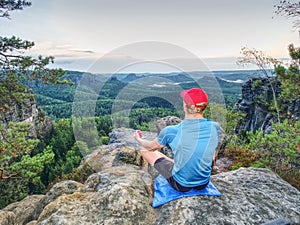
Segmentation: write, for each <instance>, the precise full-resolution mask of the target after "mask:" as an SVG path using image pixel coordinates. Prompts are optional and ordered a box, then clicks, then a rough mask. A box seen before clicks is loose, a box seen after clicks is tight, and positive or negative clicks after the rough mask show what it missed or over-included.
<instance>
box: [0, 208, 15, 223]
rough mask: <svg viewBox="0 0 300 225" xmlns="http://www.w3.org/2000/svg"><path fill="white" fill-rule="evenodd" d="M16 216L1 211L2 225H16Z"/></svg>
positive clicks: (0, 219)
mask: <svg viewBox="0 0 300 225" xmlns="http://www.w3.org/2000/svg"><path fill="white" fill-rule="evenodd" d="M15 218H16V215H15V214H14V213H13V212H10V211H8V212H6V211H2V210H1V211H0V224H1V225H12V224H15Z"/></svg>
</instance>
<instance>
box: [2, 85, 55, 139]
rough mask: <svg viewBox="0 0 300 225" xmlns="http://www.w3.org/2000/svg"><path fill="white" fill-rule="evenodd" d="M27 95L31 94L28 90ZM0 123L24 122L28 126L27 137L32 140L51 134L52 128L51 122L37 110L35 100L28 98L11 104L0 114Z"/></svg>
mask: <svg viewBox="0 0 300 225" xmlns="http://www.w3.org/2000/svg"><path fill="white" fill-rule="evenodd" d="M27 92H28V93H29V94H33V92H32V90H30V89H28V90H27ZM0 121H1V122H3V123H4V124H8V123H9V122H25V123H27V124H30V128H29V136H30V137H32V138H40V139H43V138H45V137H46V136H47V135H49V133H50V132H51V130H52V128H53V122H52V120H51V119H50V118H49V117H47V116H46V115H45V113H44V112H43V111H42V110H41V109H39V108H38V106H37V102H36V99H35V98H34V97H29V98H27V99H25V100H24V101H23V102H21V103H20V102H15V103H11V105H10V109H9V110H8V111H7V112H5V113H0Z"/></svg>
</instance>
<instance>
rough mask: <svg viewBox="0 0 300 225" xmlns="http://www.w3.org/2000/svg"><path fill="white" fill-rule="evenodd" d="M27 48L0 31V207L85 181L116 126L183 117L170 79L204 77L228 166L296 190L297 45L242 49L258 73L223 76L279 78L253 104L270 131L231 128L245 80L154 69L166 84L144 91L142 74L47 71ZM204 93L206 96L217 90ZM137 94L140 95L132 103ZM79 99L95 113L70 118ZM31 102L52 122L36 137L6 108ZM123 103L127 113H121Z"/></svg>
mask: <svg viewBox="0 0 300 225" xmlns="http://www.w3.org/2000/svg"><path fill="white" fill-rule="evenodd" d="M30 5H31V3H30V2H27V1H1V5H0V9H1V10H0V13H1V14H2V16H1V17H3V18H1V19H7V18H9V17H10V15H9V13H10V12H11V11H14V10H23V9H24V8H26V7H30ZM277 7H278V10H277V14H279V15H283V16H290V15H289V14H287V13H293V12H294V11H292V9H293V8H292V7H296V9H297V10H298V11H299V8H297V7H298V5H296V6H295V5H293V4H292V3H290V2H288V1H287V2H286V1H284V2H282V3H281V4H279V5H278V6H277ZM298 11H297V13H296V14H297V16H299V14H298ZM33 46H34V42H30V41H26V40H22V39H20V38H18V37H15V36H12V37H2V36H1V37H0V66H1V69H0V119H1V120H0V140H1V142H0V150H1V152H0V173H1V179H0V191H1V199H0V208H3V207H5V206H6V205H8V204H10V203H12V202H15V201H18V200H21V199H23V198H24V197H26V196H27V195H30V194H38V193H44V192H45V191H46V190H47V189H49V188H50V187H51V186H53V185H54V184H55V183H56V182H59V181H61V180H65V179H73V180H76V181H79V182H84V180H85V179H86V178H87V177H88V175H90V174H91V173H93V168H91V167H90V166H89V165H86V164H81V162H82V158H83V157H84V156H86V155H87V154H89V153H91V152H92V151H93V150H95V149H97V147H99V145H102V144H104V145H105V144H108V143H109V133H110V132H111V131H112V129H113V128H116V127H119V126H123V125H124V124H125V125H126V126H127V127H129V128H132V129H140V130H147V131H152V127H153V123H154V122H155V120H156V119H159V118H162V117H165V116H169V115H174V116H178V117H181V118H182V116H183V115H182V113H181V112H180V111H179V110H178V109H177V108H176V107H175V106H176V105H175V106H174V104H172V103H174V102H177V101H180V96H179V95H178V92H177V90H178V89H176V88H174V87H173V86H174V85H171V84H174V83H178V85H179V87H180V88H181V89H188V88H191V87H195V86H199V83H200V84H201V83H202V81H201V79H203V80H205V83H206V84H207V86H208V87H209V86H210V85H209V84H210V82H214V83H217V84H218V87H219V88H220V90H221V91H222V93H223V95H224V96H223V97H224V103H223V104H225V105H226V108H224V107H222V106H223V105H222V103H219V102H218V97H219V96H214V94H212V95H211V99H212V102H214V103H213V104H210V107H214V109H216V108H218V107H219V109H218V110H220V112H221V113H220V115H224V116H225V117H226V118H225V120H226V122H227V125H226V129H225V132H226V135H227V145H226V148H225V150H224V153H223V154H225V155H226V156H227V157H230V158H231V159H232V161H233V163H232V165H231V166H230V168H228V169H229V170H234V169H237V168H239V167H248V166H253V167H266V168H270V169H271V170H273V171H275V172H276V173H277V174H279V175H280V176H281V177H283V178H284V179H285V180H287V181H288V182H289V183H291V184H292V185H293V186H295V187H297V188H298V189H299V188H300V183H299V181H300V170H299V166H300V133H299V130H300V121H299V118H296V117H291V116H290V115H289V113H288V108H289V106H290V105H291V104H292V103H295V102H297V101H298V102H299V98H300V91H299V86H300V72H299V65H300V49H299V48H297V47H295V46H294V45H293V44H291V45H289V46H287V47H288V51H289V53H290V62H289V64H288V65H284V64H283V63H282V62H280V60H277V59H275V58H272V57H268V56H265V55H264V54H263V53H262V52H261V51H258V50H255V49H246V48H245V49H243V50H242V59H241V61H240V63H246V64H247V63H250V64H254V65H257V67H258V69H257V70H253V71H244V72H240V71H233V72H232V73H231V75H230V76H231V77H232V76H234V78H233V79H232V80H236V79H235V78H241V77H243V79H244V82H245V81H246V80H248V79H250V78H254V77H255V78H257V79H258V80H259V79H260V78H264V79H267V80H268V82H269V86H270V87H271V89H273V85H274V83H275V82H276V81H279V82H280V90H281V91H280V93H273V95H272V94H271V100H270V101H268V102H259V104H262V105H264V107H265V109H267V110H268V112H269V113H270V115H272V116H273V117H274V118H276V119H274V123H273V124H272V132H270V133H264V132H262V130H260V129H258V130H247V131H241V130H238V127H239V125H240V124H241V123H246V122H247V115H246V114H245V112H243V111H240V110H236V108H235V105H236V102H237V101H238V100H239V99H240V98H241V92H242V85H243V83H235V82H230V81H226V80H224V79H223V78H224V77H220V76H219V75H217V74H216V75H215V77H209V76H199V80H197V81H194V80H191V78H190V77H189V76H188V74H184V73H177V74H153V76H154V77H164V78H167V79H168V80H169V81H170V85H169V84H164V85H165V86H163V87H161V86H159V87H158V86H151V87H150V86H149V85H148V84H141V83H138V82H135V81H138V80H139V79H140V78H141V77H143V76H146V75H145V74H115V75H113V76H111V75H110V76H105V74H103V75H102V76H95V75H94V74H86V73H83V72H78V71H64V70H62V69H49V67H48V65H49V64H52V63H53V60H54V58H53V57H52V56H46V57H43V56H39V57H37V58H35V57H31V56H27V55H24V54H22V53H20V52H24V51H27V50H28V49H30V48H32V47H33ZM83 76H85V77H87V78H88V79H91V83H92V84H95V83H96V84H97V85H99V86H100V87H101V88H99V87H95V89H94V90H93V88H86V87H84V86H80V81H81V79H82V78H83ZM153 79H155V78H153ZM262 85H263V84H262V82H259V81H257V80H256V83H255V85H254V86H253V91H254V92H255V90H256V89H259V88H262V89H264V87H262ZM28 90H33V91H28ZM124 90H125V92H122V91H124ZM208 91H209V92H212V93H213V91H214V90H208ZM136 92H139V93H140V94H141V96H146V97H142V98H141V99H137V100H133V99H131V96H136V95H135V93H136ZM153 93H156V94H153ZM157 93H162V94H165V95H167V96H168V98H171V97H172V96H175V97H174V100H173V101H172V102H170V101H168V100H166V99H168V98H167V97H166V98H160V97H157V96H160V95H159V94H157ZM170 96H171V97H170ZM76 98H79V99H80V100H81V101H80V102H79V103H78V105H76V107H77V109H78V108H79V109H80V110H83V111H84V110H87V109H88V108H89V106H90V105H89V103H88V102H89V100H90V99H92V100H93V102H92V104H94V105H95V110H94V111H93V112H94V113H93V115H90V116H88V117H82V116H80V115H77V114H76V112H74V111H73V109H74V108H73V107H74V102H75V103H76V104H77V102H76V101H75V100H76ZM28 99H30V101H33V102H34V101H36V102H37V105H38V108H39V110H40V111H41V112H40V113H41V114H42V115H40V117H39V118H44V117H45V116H48V117H50V118H51V119H52V122H53V127H52V128H51V130H50V131H49V133H48V134H47V135H44V136H43V137H39V136H36V137H31V136H30V124H28V123H25V122H20V121H7V115H9V114H10V111H11V110H13V109H14V108H15V107H17V108H18V106H20V107H21V106H22V105H24V104H27V102H28ZM129 106H130V108H128V107H129ZM210 107H208V109H207V110H206V114H205V115H206V117H208V118H210V117H211V111H210ZM127 109H129V110H130V112H129V114H128V115H127V114H126V113H127V112H126V110H127ZM123 110H124V111H123ZM22 113H23V114H24V112H21V111H20V112H19V115H20V116H22ZM124 113H125V116H124V115H123V114H124ZM211 119H216V118H211ZM94 126H95V127H96V129H95V130H94V131H92V132H88V135H86V134H85V132H84V131H85V130H87V129H89V130H90V129H91V127H94ZM74 130H76V131H78V132H81V133H80V134H79V135H78V134H77V135H76V137H80V138H75V136H74ZM92 130H93V129H92ZM79 165H81V166H80V167H79Z"/></svg>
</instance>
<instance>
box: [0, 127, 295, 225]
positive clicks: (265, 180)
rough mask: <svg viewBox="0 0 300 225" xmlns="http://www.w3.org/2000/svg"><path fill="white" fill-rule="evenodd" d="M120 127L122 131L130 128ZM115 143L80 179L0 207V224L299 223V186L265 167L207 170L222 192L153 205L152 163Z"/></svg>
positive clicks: (97, 154) (93, 157) (100, 153)
mask: <svg viewBox="0 0 300 225" xmlns="http://www.w3.org/2000/svg"><path fill="white" fill-rule="evenodd" d="M122 132H123V133H124V134H123V135H124V137H130V135H129V134H133V130H130V129H128V130H126V129H123V130H122ZM127 132H128V133H127ZM125 133H127V134H125ZM131 138H132V136H131ZM128 141H129V142H130V143H134V140H128ZM129 142H128V143H129ZM120 143H121V142H120ZM115 144H116V143H113V144H110V145H106V146H101V148H99V149H98V150H96V151H94V152H93V153H92V154H91V155H89V156H88V157H86V158H85V163H89V162H92V165H95V164H96V162H98V164H101V166H98V167H97V172H95V173H94V174H92V175H91V176H90V177H89V178H88V179H87V180H86V181H85V183H84V184H81V183H78V182H75V181H62V182H60V183H58V184H56V185H54V186H53V187H52V188H51V189H50V190H49V191H48V193H46V194H45V195H42V196H39V197H36V198H34V199H35V200H30V199H31V196H29V197H28V198H26V199H27V200H25V199H24V200H23V201H20V202H18V203H13V204H11V205H9V206H7V207H6V208H5V209H3V210H1V212H0V224H4V225H6V224H10V225H13V224H26V223H27V224H30V225H47V224H49V225H50V224H51V225H53V224H57V225H58V224H59V225H70V224H93V225H94V224H99V225H100V224H105V225H106V224H129V225H130V224H147V225H149V224H153V225H154V224H161V225H164V224H166V225H169V224H173V225H175V224H180V225H181V224H197V225H201V224H238V225H239V224H259V225H261V224H263V223H269V222H270V221H276V220H284V221H288V222H289V223H290V224H300V192H299V190H297V189H296V188H294V187H292V186H291V185H290V184H288V183H287V182H285V181H284V180H282V179H281V178H280V177H278V176H277V175H276V174H275V173H273V172H271V171H270V170H268V169H257V168H241V169H238V170H235V171H230V172H224V173H219V174H215V175H212V177H211V179H212V182H213V183H214V185H215V186H216V187H217V188H218V189H219V191H220V192H221V193H222V196H221V197H211V196H193V197H187V198H181V199H178V200H175V201H172V202H169V203H167V204H165V205H163V206H161V207H158V208H155V209H154V208H152V206H151V205H152V201H153V180H154V178H155V176H154V175H151V173H150V172H149V171H150V170H151V167H149V166H148V165H147V164H146V163H145V162H144V161H143V159H142V158H141V156H140V153H139V151H137V150H136V149H135V148H134V147H132V146H125V142H122V145H118V146H116V145H115ZM25 215H27V216H25Z"/></svg>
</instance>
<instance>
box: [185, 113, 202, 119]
mask: <svg viewBox="0 0 300 225" xmlns="http://www.w3.org/2000/svg"><path fill="white" fill-rule="evenodd" d="M184 118H185V119H190V120H196V119H202V118H203V114H200V113H196V114H189V113H186V114H185V117H184Z"/></svg>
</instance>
